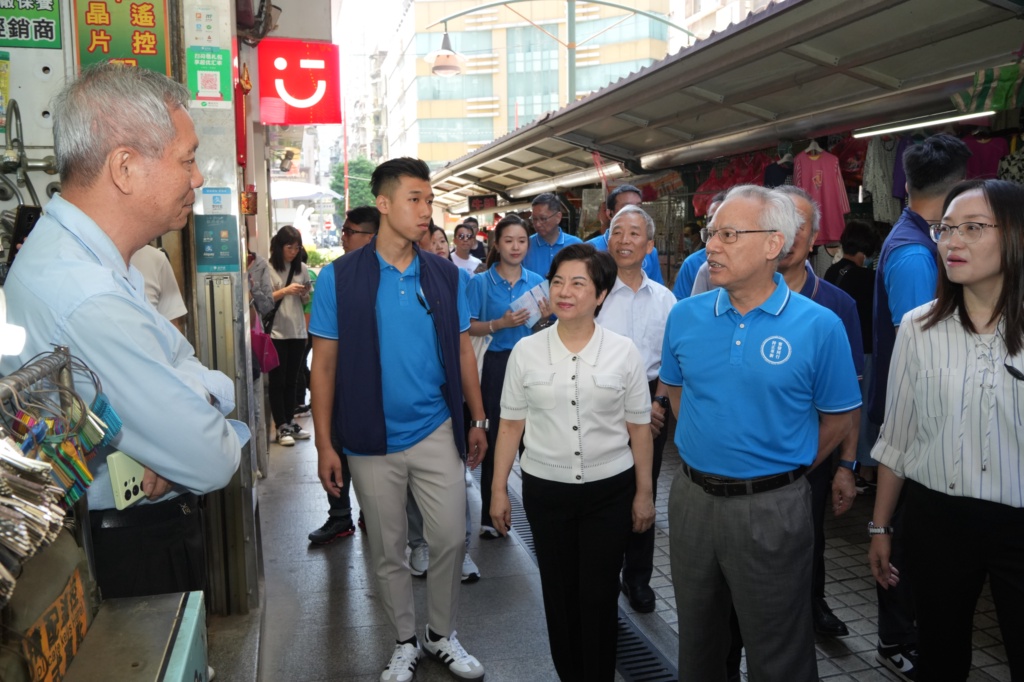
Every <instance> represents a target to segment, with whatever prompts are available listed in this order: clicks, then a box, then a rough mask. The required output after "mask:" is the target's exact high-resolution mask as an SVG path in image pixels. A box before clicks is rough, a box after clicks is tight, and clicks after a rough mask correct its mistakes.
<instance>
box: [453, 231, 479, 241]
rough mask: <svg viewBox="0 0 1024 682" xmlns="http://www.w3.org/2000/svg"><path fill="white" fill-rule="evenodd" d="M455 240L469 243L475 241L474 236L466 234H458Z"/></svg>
mask: <svg viewBox="0 0 1024 682" xmlns="http://www.w3.org/2000/svg"><path fill="white" fill-rule="evenodd" d="M455 238H456V239H458V240H459V241H460V242H468V241H469V240H470V239H475V237H474V236H473V235H471V234H466V233H462V234H457V235H455Z"/></svg>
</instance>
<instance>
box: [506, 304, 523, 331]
mask: <svg viewBox="0 0 1024 682" xmlns="http://www.w3.org/2000/svg"><path fill="white" fill-rule="evenodd" d="M528 319H530V311H529V310H527V309H526V308H522V309H520V310H516V311H513V310H512V309H511V308H509V309H508V310H506V311H505V314H504V315H502V316H501V328H502V329H509V328H510V327H521V326H523V325H524V324H526V321H527V320H528Z"/></svg>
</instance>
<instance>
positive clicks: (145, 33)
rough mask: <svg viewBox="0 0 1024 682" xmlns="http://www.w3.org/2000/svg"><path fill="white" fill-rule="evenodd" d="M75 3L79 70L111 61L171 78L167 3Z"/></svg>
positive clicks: (155, 0) (104, 0)
mask: <svg viewBox="0 0 1024 682" xmlns="http://www.w3.org/2000/svg"><path fill="white" fill-rule="evenodd" d="M3 1H4V0H0V3H2V2H3ZM20 1H21V0H15V2H20ZM36 2H38V0H36ZM74 2H75V25H76V29H77V38H78V41H77V47H78V64H79V67H80V68H83V69H84V68H85V67H87V66H89V65H90V64H96V63H98V62H107V61H111V62H120V63H122V64H131V65H132V66H141V67H143V68H146V69H150V70H151V71H157V72H159V73H163V74H167V75H170V73H171V53H170V46H169V45H168V32H167V4H166V0H153V2H131V0H74Z"/></svg>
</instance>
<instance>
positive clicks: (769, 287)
mask: <svg viewBox="0 0 1024 682" xmlns="http://www.w3.org/2000/svg"><path fill="white" fill-rule="evenodd" d="M799 225H800V217H799V214H798V213H797V211H796V208H795V207H794V205H793V202H792V201H791V200H790V198H789V197H787V196H785V195H784V194H781V193H779V192H776V191H773V190H769V189H765V188H763V187H756V186H752V185H742V186H739V187H734V188H733V189H731V190H730V191H729V193H728V194H727V195H726V198H725V201H724V202H723V203H722V206H721V207H720V208H719V209H718V213H716V214H715V218H714V220H713V221H712V224H711V225H710V226H709V227H708V228H705V230H704V234H703V235H702V237H704V238H705V241H706V243H707V255H708V264H709V267H710V271H711V282H712V284H713V285H714V286H716V287H721V288H720V289H718V290H716V291H709V292H706V293H704V294H701V295H698V296H692V297H690V298H687V299H684V300H683V301H680V302H679V303H677V304H676V306H675V307H674V308H673V309H672V313H671V314H670V315H669V318H668V323H667V324H666V327H665V341H664V348H663V352H662V363H661V372H660V379H661V382H662V383H663V384H664V385H665V394H667V395H668V397H669V400H670V402H671V404H672V409H673V410H674V411H675V412H676V414H677V415H678V421H679V424H678V427H677V428H676V436H675V443H676V446H677V447H678V449H679V454H680V456H681V457H682V459H683V466H682V470H681V472H680V474H679V475H678V476H677V477H676V480H675V481H674V482H673V484H672V491H671V494H670V497H669V527H670V528H671V533H670V542H671V544H670V557H671V561H672V581H673V584H674V585H675V586H676V589H675V592H676V608H677V611H678V615H679V678H680V679H687V680H710V679H723V678H724V677H725V668H726V657H727V655H728V651H729V646H730V641H731V635H730V629H729V618H730V613H731V608H733V607H735V610H736V614H737V617H738V620H739V626H740V631H741V632H742V635H743V639H744V643H745V645H746V650H747V671H748V674H749V675H750V677H751V678H752V679H753V678H755V677H756V678H757V679H766V680H781V679H785V680H791V681H793V682H812V681H814V680H817V679H818V672H817V666H816V662H815V650H814V629H813V626H812V621H811V608H810V607H811V605H810V602H809V600H808V599H807V590H808V585H810V582H811V558H812V551H813V549H812V548H813V529H812V524H811V511H810V505H811V492H810V486H809V485H808V483H807V480H806V478H805V477H804V474H805V473H806V472H807V471H808V470H809V469H810V468H812V467H813V466H814V465H815V464H818V463H820V462H821V461H823V460H824V459H825V458H826V457H827V456H828V455H829V453H831V452H832V451H833V450H834V449H835V448H836V446H837V445H838V444H839V442H840V441H841V440H842V438H843V437H844V436H845V435H846V434H847V432H848V431H849V430H850V429H851V428H852V427H853V420H852V418H851V413H852V411H853V410H855V409H856V408H857V407H859V406H860V402H861V401H860V388H859V387H858V385H857V373H856V371H855V370H854V367H853V360H852V356H851V353H850V344H849V341H848V340H847V337H846V331H845V329H844V327H843V323H842V322H841V321H840V319H839V318H838V317H837V316H836V315H835V313H833V312H831V311H830V310H827V309H825V308H824V307H822V306H820V305H818V304H817V303H814V302H813V301H811V300H810V299H807V298H804V297H802V296H798V295H795V294H793V293H792V292H791V291H790V290H789V287H788V286H787V285H786V282H785V280H784V279H783V278H782V276H781V275H779V274H778V273H777V272H776V268H777V265H778V261H779V259H780V257H781V256H782V255H783V254H787V253H789V251H790V250H791V249H792V245H793V241H794V238H795V236H796V232H797V228H798V226H799ZM659 393H661V391H660V390H659Z"/></svg>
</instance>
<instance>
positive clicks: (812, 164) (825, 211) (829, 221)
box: [793, 152, 850, 245]
mask: <svg viewBox="0 0 1024 682" xmlns="http://www.w3.org/2000/svg"><path fill="white" fill-rule="evenodd" d="M793 184H794V185H796V186H797V187H799V188H801V189H802V190H804V191H805V192H807V193H808V194H810V195H811V197H812V198H813V199H814V200H815V201H816V202H818V207H819V208H820V209H821V231H819V232H818V237H817V238H816V239H815V240H814V243H815V245H818V244H828V243H832V242H837V241H839V237H840V236H841V235H842V234H843V230H844V229H845V228H846V218H845V217H844V216H845V215H846V214H847V213H849V212H850V201H849V199H847V197H846V188H845V187H844V185H843V177H842V175H841V174H840V172H839V159H838V158H837V157H836V156H835V155H834V154H829V153H828V152H822V153H821V154H820V155H819V156H818V158H813V157H811V156H810V155H809V154H808V153H807V152H800V153H799V154H797V155H796V159H794V161H793Z"/></svg>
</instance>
